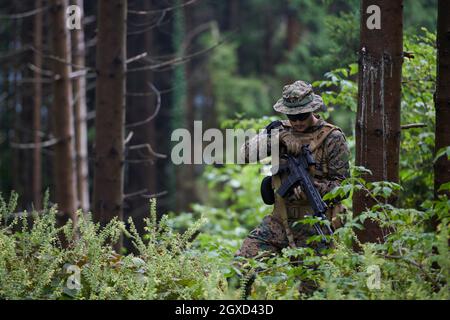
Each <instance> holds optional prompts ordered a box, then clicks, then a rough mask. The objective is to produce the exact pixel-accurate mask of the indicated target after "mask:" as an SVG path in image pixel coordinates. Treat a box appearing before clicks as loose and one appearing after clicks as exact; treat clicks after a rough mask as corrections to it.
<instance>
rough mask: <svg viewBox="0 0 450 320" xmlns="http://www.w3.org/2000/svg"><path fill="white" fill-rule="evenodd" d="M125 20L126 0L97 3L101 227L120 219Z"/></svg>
mask: <svg viewBox="0 0 450 320" xmlns="http://www.w3.org/2000/svg"><path fill="white" fill-rule="evenodd" d="M126 17H127V1H126V0H99V2H98V40H97V91H96V99H97V101H96V117H95V130H96V133H95V171H94V214H95V219H96V220H97V221H99V222H100V223H101V224H103V225H104V224H106V223H108V222H109V221H110V220H111V219H113V218H115V217H116V218H118V219H120V220H121V219H122V218H123V212H122V209H123V175H124V172H123V165H124V118H125V73H126ZM120 247H121V243H118V244H117V245H116V249H118V248H120Z"/></svg>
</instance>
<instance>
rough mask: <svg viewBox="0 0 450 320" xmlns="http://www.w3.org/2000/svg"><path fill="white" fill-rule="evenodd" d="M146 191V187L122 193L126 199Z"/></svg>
mask: <svg viewBox="0 0 450 320" xmlns="http://www.w3.org/2000/svg"><path fill="white" fill-rule="evenodd" d="M146 192H148V189H142V190H139V191H136V192H132V193H127V194H124V195H123V198H124V199H128V198H131V197H135V196H140V195H142V194H144V193H146Z"/></svg>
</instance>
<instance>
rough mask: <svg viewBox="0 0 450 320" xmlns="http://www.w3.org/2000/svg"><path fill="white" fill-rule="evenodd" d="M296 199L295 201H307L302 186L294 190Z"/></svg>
mask: <svg viewBox="0 0 450 320" xmlns="http://www.w3.org/2000/svg"><path fill="white" fill-rule="evenodd" d="M294 197H295V200H307V197H306V194H305V193H304V192H303V190H302V187H300V186H298V187H295V188H294Z"/></svg>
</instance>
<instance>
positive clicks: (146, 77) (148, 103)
mask: <svg viewBox="0 0 450 320" xmlns="http://www.w3.org/2000/svg"><path fill="white" fill-rule="evenodd" d="M134 4H135V5H139V7H137V8H134V9H136V10H144V11H150V10H153V6H152V4H151V3H150V2H149V1H145V0H140V1H138V2H134ZM134 18H135V20H134V22H135V24H136V25H139V26H140V25H144V24H145V23H146V22H147V23H148V17H146V16H141V17H139V16H135V17H134ZM140 29H141V28H140V27H139V29H138V30H140ZM130 31H132V30H130ZM153 33H154V30H153V29H152V30H148V31H146V32H144V33H139V34H129V35H128V41H127V42H128V43H127V47H128V51H127V56H128V57H135V56H137V55H139V54H141V53H143V52H147V53H148V55H149V56H151V54H153V53H154V49H155V44H154V41H153ZM141 62H142V61H137V62H136V65H135V63H131V64H130V65H128V67H129V68H134V67H135V66H140V63H141ZM153 83H154V78H153V74H152V71H150V70H147V71H140V72H135V73H130V74H128V75H127V108H126V120H127V121H126V122H127V125H131V126H130V127H129V130H130V131H132V132H133V133H134V135H133V138H132V139H131V141H130V143H129V144H128V146H136V145H146V144H148V145H150V146H151V147H152V149H153V150H155V151H158V150H159V146H160V142H159V141H157V139H156V138H155V123H156V119H152V120H151V121H147V122H145V123H142V121H143V120H145V119H148V118H149V117H150V116H152V115H153V114H154V113H155V111H156V104H157V99H156V94H155V93H154V92H153V91H152V89H151V86H150V84H153ZM133 124H138V125H136V126H134V125H133ZM126 160H137V161H136V162H127V163H126V165H125V193H126V194H136V195H135V196H131V197H129V198H127V199H125V208H124V217H125V219H126V218H127V217H132V218H133V220H134V221H135V225H136V228H137V229H138V231H139V232H141V231H142V232H143V231H144V227H145V223H144V222H143V218H144V217H147V216H148V212H149V200H148V199H147V198H144V197H141V194H139V191H142V192H144V191H143V190H146V191H145V194H147V195H148V194H156V193H157V189H156V175H157V167H156V162H157V160H158V159H157V158H156V157H154V156H153V155H152V154H150V152H148V151H147V150H146V149H144V148H142V149H135V150H128V151H127V152H126ZM124 240H125V241H124V246H125V247H126V248H127V249H128V250H129V251H131V252H132V251H133V249H135V248H134V246H133V245H132V241H131V239H124Z"/></svg>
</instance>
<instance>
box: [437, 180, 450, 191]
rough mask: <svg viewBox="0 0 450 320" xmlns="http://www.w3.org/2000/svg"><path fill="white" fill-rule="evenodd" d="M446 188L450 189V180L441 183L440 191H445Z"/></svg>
mask: <svg viewBox="0 0 450 320" xmlns="http://www.w3.org/2000/svg"><path fill="white" fill-rule="evenodd" d="M445 190H450V182H446V183H444V184H441V186H440V187H439V189H438V191H445Z"/></svg>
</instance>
